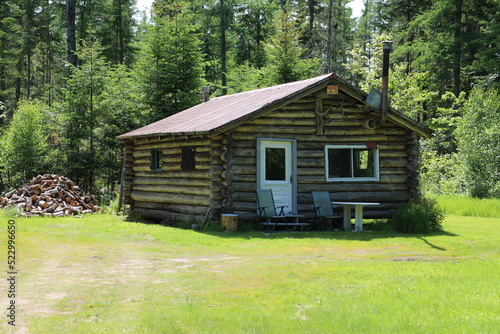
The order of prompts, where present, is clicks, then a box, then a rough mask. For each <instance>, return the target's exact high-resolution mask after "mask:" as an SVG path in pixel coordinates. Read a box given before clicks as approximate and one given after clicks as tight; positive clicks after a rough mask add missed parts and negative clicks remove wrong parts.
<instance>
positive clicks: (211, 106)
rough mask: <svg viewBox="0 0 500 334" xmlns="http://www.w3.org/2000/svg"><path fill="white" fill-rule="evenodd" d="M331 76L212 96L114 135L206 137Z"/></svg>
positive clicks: (122, 136) (119, 137) (123, 137)
mask: <svg viewBox="0 0 500 334" xmlns="http://www.w3.org/2000/svg"><path fill="white" fill-rule="evenodd" d="M331 77H332V74H327V75H322V76H319V77H315V78H311V79H307V80H301V81H295V82H291V83H286V84H281V85H277V86H272V87H266V88H261V89H255V90H250V91H246V92H242V93H237V94H231V95H225V96H220V97H214V98H212V99H210V100H209V101H208V102H203V103H200V104H198V105H196V106H194V107H191V108H189V109H186V110H184V111H181V112H179V113H177V114H174V115H172V116H169V117H167V118H164V119H162V120H159V121H157V122H154V123H151V124H149V125H146V126H144V127H142V128H139V129H136V130H134V131H130V132H128V133H125V134H122V135H120V136H118V137H117V138H118V139H126V138H131V137H145V136H152V135H175V134H208V133H213V132H216V131H217V130H218V129H220V128H221V127H224V126H226V125H228V124H231V123H233V122H235V121H238V120H240V119H242V118H245V117H247V116H250V115H252V114H254V113H256V112H258V111H261V110H265V109H267V108H269V107H271V106H273V105H275V104H277V103H279V102H280V101H282V100H283V99H286V100H288V99H289V98H292V97H293V96H295V95H298V94H299V93H300V92H302V91H304V90H307V89H308V88H311V87H315V86H316V85H318V84H320V83H322V82H327V81H329V79H330V78H331Z"/></svg>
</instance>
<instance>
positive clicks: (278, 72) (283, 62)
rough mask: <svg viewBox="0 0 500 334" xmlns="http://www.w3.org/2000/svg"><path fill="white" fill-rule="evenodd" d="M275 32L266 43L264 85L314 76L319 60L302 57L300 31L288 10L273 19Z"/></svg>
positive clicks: (303, 50) (303, 49)
mask: <svg viewBox="0 0 500 334" xmlns="http://www.w3.org/2000/svg"><path fill="white" fill-rule="evenodd" d="M275 26H276V34H275V35H274V36H272V37H271V39H270V41H269V43H268V44H267V45H266V51H267V54H268V63H267V67H266V70H265V77H266V78H267V82H266V83H265V85H266V86H272V85H276V84H282V83H286V82H291V81H297V80H301V79H306V78H309V77H311V76H314V74H315V73H317V72H316V71H317V70H316V69H317V68H318V63H319V60H317V59H303V58H302V56H303V54H304V53H305V48H304V47H303V46H302V45H301V44H300V36H301V31H300V29H299V28H298V27H297V25H296V23H295V22H294V21H293V16H292V14H291V13H290V12H289V11H284V12H283V13H282V14H281V15H280V16H278V17H277V18H276V20H275Z"/></svg>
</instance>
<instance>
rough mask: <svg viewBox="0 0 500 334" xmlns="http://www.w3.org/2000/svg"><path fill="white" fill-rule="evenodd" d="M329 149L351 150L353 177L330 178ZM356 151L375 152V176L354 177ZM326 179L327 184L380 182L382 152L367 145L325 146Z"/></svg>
mask: <svg viewBox="0 0 500 334" xmlns="http://www.w3.org/2000/svg"><path fill="white" fill-rule="evenodd" d="M329 149H350V150H351V154H350V156H351V165H350V166H351V176H350V177H329V166H330V161H329V156H328V150H329ZM354 149H365V150H371V151H373V173H374V176H353V175H354V167H353V166H354V154H353V150H354ZM325 178H326V181H327V182H362V181H380V152H379V148H378V146H377V148H370V147H368V146H367V145H325Z"/></svg>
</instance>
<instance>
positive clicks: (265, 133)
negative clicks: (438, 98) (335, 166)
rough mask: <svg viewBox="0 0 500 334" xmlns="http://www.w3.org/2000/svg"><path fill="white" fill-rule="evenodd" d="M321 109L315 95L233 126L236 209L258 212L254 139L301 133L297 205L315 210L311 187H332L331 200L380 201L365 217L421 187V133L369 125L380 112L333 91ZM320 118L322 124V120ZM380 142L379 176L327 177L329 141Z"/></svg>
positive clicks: (309, 213)
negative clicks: (358, 179)
mask: <svg viewBox="0 0 500 334" xmlns="http://www.w3.org/2000/svg"><path fill="white" fill-rule="evenodd" d="M321 104H322V106H323V108H324V111H328V112H327V113H325V112H323V114H321V115H318V112H317V109H318V102H317V99H316V97H315V96H314V95H310V96H308V97H306V98H303V99H301V100H299V101H296V102H294V103H291V104H289V105H287V106H285V107H283V108H280V109H278V110H275V111H273V112H271V113H269V114H267V115H265V116H262V117H259V118H257V119H255V120H253V121H251V122H248V123H246V124H244V125H241V126H238V127H237V128H235V129H233V131H232V138H233V140H234V142H233V153H232V158H233V165H232V168H231V173H232V180H233V182H232V186H233V193H234V194H233V203H232V204H233V211H234V213H237V214H239V215H240V216H241V217H242V218H252V217H255V211H256V196H255V187H256V139H257V138H259V137H260V138H287V139H297V155H298V156H297V159H298V160H297V164H298V166H297V173H298V175H297V176H298V209H299V212H300V213H302V214H306V216H312V215H313V203H312V197H311V191H328V192H330V194H331V196H332V200H337V201H367V202H380V203H381V206H380V207H376V208H375V207H373V208H367V210H366V216H367V217H373V218H375V217H382V216H387V215H388V214H389V211H390V210H391V209H392V208H394V207H396V206H397V205H400V204H401V203H403V202H405V201H407V200H408V198H409V197H412V196H414V195H415V194H416V193H417V192H418V167H417V166H418V138H417V137H415V135H414V134H413V132H411V131H408V130H406V129H403V128H401V127H399V126H397V125H395V124H391V123H390V122H387V123H386V124H385V125H384V126H383V127H382V128H376V129H368V128H365V127H364V125H365V121H366V120H367V119H369V118H376V117H377V116H376V115H370V114H368V113H367V112H366V111H363V110H362V109H360V108H359V107H358V106H356V102H355V101H354V100H351V99H349V98H348V97H346V96H340V95H338V96H335V97H334V98H333V99H328V100H327V99H325V100H324V101H322V103H321ZM318 123H319V124H318ZM366 142H376V143H377V144H378V145H379V156H380V181H368V182H367V181H363V182H326V177H325V151H324V150H325V145H332V144H352V145H364V144H365V143H366Z"/></svg>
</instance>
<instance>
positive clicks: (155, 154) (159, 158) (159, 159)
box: [151, 149, 163, 172]
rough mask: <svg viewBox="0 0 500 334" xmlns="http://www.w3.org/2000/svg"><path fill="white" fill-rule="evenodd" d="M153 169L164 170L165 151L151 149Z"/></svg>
mask: <svg viewBox="0 0 500 334" xmlns="http://www.w3.org/2000/svg"><path fill="white" fill-rule="evenodd" d="M151 170H152V171H156V172H160V171H162V170H163V152H162V150H158V149H154V150H151Z"/></svg>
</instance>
